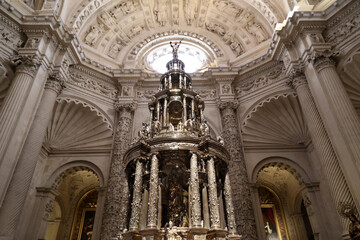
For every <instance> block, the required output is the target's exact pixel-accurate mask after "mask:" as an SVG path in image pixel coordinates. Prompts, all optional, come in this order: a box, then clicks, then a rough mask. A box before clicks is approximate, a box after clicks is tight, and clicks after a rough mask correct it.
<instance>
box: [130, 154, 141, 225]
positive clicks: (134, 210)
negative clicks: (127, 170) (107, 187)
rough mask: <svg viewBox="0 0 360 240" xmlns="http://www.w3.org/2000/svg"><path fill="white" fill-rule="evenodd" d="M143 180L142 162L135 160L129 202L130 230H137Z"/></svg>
mask: <svg viewBox="0 0 360 240" xmlns="http://www.w3.org/2000/svg"><path fill="white" fill-rule="evenodd" d="M142 180H143V164H142V162H141V159H138V160H137V161H136V169H135V181H134V190H133V199H132V203H131V218H130V225H129V230H130V231H138V230H139V221H140V211H141V197H142V182H143V181H142Z"/></svg>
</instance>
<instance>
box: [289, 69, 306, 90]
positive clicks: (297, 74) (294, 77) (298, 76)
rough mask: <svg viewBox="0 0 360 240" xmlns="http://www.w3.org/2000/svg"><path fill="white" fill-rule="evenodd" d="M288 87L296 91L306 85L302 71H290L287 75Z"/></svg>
mask: <svg viewBox="0 0 360 240" xmlns="http://www.w3.org/2000/svg"><path fill="white" fill-rule="evenodd" d="M289 79H290V81H289V82H288V85H289V86H290V87H293V88H295V89H297V88H298V87H299V86H301V85H304V84H307V81H306V77H305V74H304V72H303V71H302V69H292V70H291V71H290V74H289Z"/></svg>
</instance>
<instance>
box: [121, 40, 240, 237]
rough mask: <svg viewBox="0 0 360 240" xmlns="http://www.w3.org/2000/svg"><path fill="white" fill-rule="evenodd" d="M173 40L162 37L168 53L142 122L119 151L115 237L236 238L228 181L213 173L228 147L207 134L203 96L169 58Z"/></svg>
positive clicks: (222, 165) (180, 64)
mask: <svg viewBox="0 0 360 240" xmlns="http://www.w3.org/2000/svg"><path fill="white" fill-rule="evenodd" d="M180 44H181V41H179V42H171V43H170V46H171V47H172V48H173V59H172V60H171V61H169V62H168V63H167V64H166V67H167V72H166V73H165V74H163V75H162V76H161V78H160V83H161V87H160V88H159V91H158V92H157V93H155V94H154V95H153V97H152V99H151V102H150V103H149V110H150V122H149V123H143V125H142V128H141V129H140V131H139V135H138V138H137V139H136V140H135V141H134V142H133V143H132V145H131V146H130V148H129V149H128V150H127V151H126V153H125V154H124V159H123V161H124V163H125V165H126V172H127V180H128V185H129V190H130V193H131V195H130V199H129V200H130V202H131V204H129V205H128V207H129V210H130V211H129V212H130V213H131V214H130V216H129V217H130V219H129V221H128V225H127V226H125V227H126V228H128V229H129V231H127V232H123V233H121V236H118V239H119V238H120V239H121V238H123V239H129V240H130V239H139V237H141V238H142V239H144V240H150V239H154V238H157V237H159V238H163V239H171V240H180V239H189V240H190V239H206V238H210V237H211V238H213V237H214V236H215V240H220V239H225V238H229V239H232V240H235V239H239V236H238V235H237V234H236V230H235V228H234V227H233V226H235V225H236V224H235V220H234V219H235V217H234V209H233V204H232V198H231V191H230V189H231V186H230V183H229V181H226V180H225V174H219V172H221V173H226V172H227V164H228V161H229V156H230V155H229V153H228V152H227V151H226V149H225V147H224V146H223V143H222V142H219V141H218V140H216V139H212V138H211V136H210V127H209V125H208V124H207V121H206V119H205V117H204V114H203V111H204V108H205V104H204V101H203V100H202V99H201V97H200V96H199V95H198V94H197V93H196V92H194V91H193V90H192V88H191V81H192V79H191V76H190V75H188V74H187V73H186V72H185V71H184V67H185V64H184V63H183V62H182V61H181V60H179V59H178V58H177V52H178V50H179V47H181V46H180ZM223 193H224V195H223ZM224 196H225V197H224ZM221 204H223V206H221ZM203 206H208V207H203ZM224 219H226V220H224ZM204 223H205V224H204ZM222 226H223V227H222ZM228 229H232V230H231V231H230V230H228ZM214 234H215V235H214Z"/></svg>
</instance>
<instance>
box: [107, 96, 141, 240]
mask: <svg viewBox="0 0 360 240" xmlns="http://www.w3.org/2000/svg"><path fill="white" fill-rule="evenodd" d="M135 107H136V106H135V104H133V103H125V104H117V105H116V106H115V108H116V110H117V111H118V119H117V124H116V129H115V137H114V149H113V157H112V162H111V167H110V174H109V180H108V184H107V192H106V199H105V206H104V215H103V222H102V230H101V239H105V240H108V239H111V238H112V237H114V236H115V235H116V234H117V233H118V231H119V230H121V229H123V228H124V227H125V224H126V220H127V219H126V216H127V211H128V202H129V188H128V181H127V178H126V174H125V166H124V163H123V157H124V153H125V151H126V150H127V149H128V147H129V144H130V139H131V128H132V122H133V116H132V115H133V112H134V111H135Z"/></svg>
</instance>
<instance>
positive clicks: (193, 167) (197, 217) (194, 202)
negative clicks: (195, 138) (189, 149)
mask: <svg viewBox="0 0 360 240" xmlns="http://www.w3.org/2000/svg"><path fill="white" fill-rule="evenodd" d="M190 189H191V223H192V226H193V227H200V226H201V207H200V206H201V205H200V190H199V173H198V159H197V155H196V153H192V156H191V159H190Z"/></svg>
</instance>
